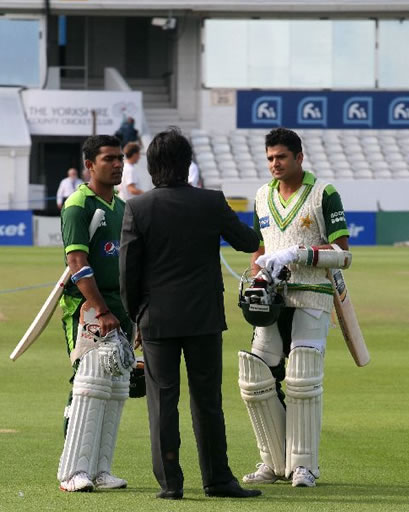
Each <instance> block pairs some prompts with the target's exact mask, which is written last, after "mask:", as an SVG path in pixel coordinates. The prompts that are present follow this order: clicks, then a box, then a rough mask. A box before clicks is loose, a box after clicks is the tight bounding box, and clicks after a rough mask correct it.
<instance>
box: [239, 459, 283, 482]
mask: <svg viewBox="0 0 409 512" xmlns="http://www.w3.org/2000/svg"><path fill="white" fill-rule="evenodd" d="M256 468H257V471H255V472H254V473H249V474H248V475H244V476H243V482H244V483H246V484H273V483H274V482H275V481H276V480H278V478H279V477H278V476H277V475H276V474H275V473H274V471H273V470H272V469H271V468H269V467H268V466H267V464H264V463H263V462H259V463H258V464H256Z"/></svg>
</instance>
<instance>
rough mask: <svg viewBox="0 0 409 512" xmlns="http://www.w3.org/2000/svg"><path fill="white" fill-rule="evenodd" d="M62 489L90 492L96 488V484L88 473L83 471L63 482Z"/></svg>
mask: <svg viewBox="0 0 409 512" xmlns="http://www.w3.org/2000/svg"><path fill="white" fill-rule="evenodd" d="M60 489H61V490H62V491H67V492H90V491H93V490H94V484H93V483H92V480H91V479H90V477H89V476H88V475H87V473H85V472H84V471H81V472H79V473H75V475H73V476H72V477H71V478H70V479H69V480H64V481H63V482H61V483H60Z"/></svg>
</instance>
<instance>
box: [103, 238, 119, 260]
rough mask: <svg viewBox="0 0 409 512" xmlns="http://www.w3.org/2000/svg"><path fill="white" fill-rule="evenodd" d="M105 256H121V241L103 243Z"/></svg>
mask: <svg viewBox="0 0 409 512" xmlns="http://www.w3.org/2000/svg"><path fill="white" fill-rule="evenodd" d="M102 255H103V256H119V240H109V241H108V242H103V243H102Z"/></svg>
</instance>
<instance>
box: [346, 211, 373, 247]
mask: <svg viewBox="0 0 409 512" xmlns="http://www.w3.org/2000/svg"><path fill="white" fill-rule="evenodd" d="M345 217H346V219H347V224H348V231H349V245H376V212H345Z"/></svg>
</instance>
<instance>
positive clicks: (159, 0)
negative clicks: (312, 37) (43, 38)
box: [0, 0, 409, 16]
mask: <svg viewBox="0 0 409 512" xmlns="http://www.w3.org/2000/svg"><path fill="white" fill-rule="evenodd" d="M46 3H47V2H46V1H45V0H2V2H1V5H0V12H6V11H8V12H12V11H24V12H39V11H40V10H41V11H43V10H44V8H45V5H46ZM48 3H49V5H50V8H51V11H52V12H55V13H58V12H73V11H75V12H84V11H88V12H90V11H91V12H92V11H96V10H98V12H99V13H100V14H103V13H109V12H111V13H112V12H115V13H116V14H120V11H127V12H130V11H144V12H149V11H150V12H152V11H169V10H172V11H174V12H175V11H190V12H194V13H197V14H208V13H214V14H219V15H220V14H221V13H228V14H235V15H237V14H247V15H249V14H253V15H254V14H261V13H266V14H270V15H275V14H276V15H280V16H284V15H286V16H294V15H299V14H303V13H304V14H309V15H312V14H315V13H316V14H334V15H340V14H348V13H349V14H351V15H357V14H365V15H372V16H380V15H395V16H396V15H398V16H399V15H405V14H409V1H408V0H49V2H48ZM118 11H119V12H118ZM175 14H176V12H175Z"/></svg>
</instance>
